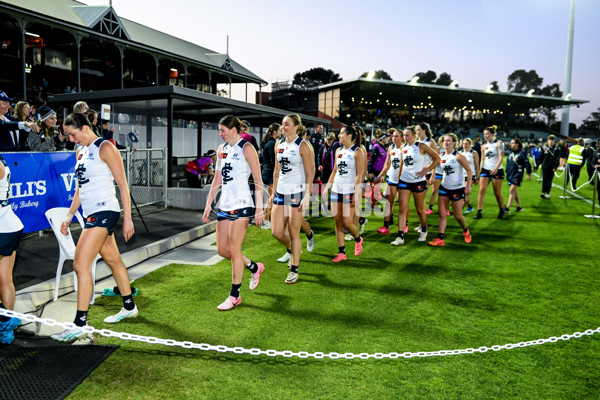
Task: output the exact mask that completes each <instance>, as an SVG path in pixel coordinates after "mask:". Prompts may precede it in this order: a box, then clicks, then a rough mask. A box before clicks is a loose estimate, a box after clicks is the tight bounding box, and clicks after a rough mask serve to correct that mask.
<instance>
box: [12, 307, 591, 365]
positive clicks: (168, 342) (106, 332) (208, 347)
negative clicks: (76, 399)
mask: <svg viewBox="0 0 600 400" xmlns="http://www.w3.org/2000/svg"><path fill="white" fill-rule="evenodd" d="M0 315H5V316H7V317H16V318H20V319H21V320H22V321H28V322H39V323H42V324H44V325H48V326H59V327H62V328H64V329H73V328H74V327H75V324H73V323H72V322H57V321H55V320H53V319H50V318H39V317H37V316H35V315H31V314H21V313H18V312H15V311H10V310H5V309H1V308H0ZM83 331H84V332H86V333H88V334H90V333H97V334H99V335H102V336H105V337H116V338H119V339H123V340H134V341H138V342H146V343H152V344H161V345H164V346H170V347H173V346H178V347H183V348H184V349H197V350H202V351H216V352H218V353H234V354H250V355H253V356H259V355H263V356H269V357H286V358H290V357H298V358H315V359H322V358H329V359H332V360H336V359H340V358H343V359H348V360H352V359H355V358H360V359H363V360H366V359H370V358H375V359H384V358H389V359H397V358H414V357H442V356H455V355H459V354H473V353H486V352H488V351H490V350H491V351H500V350H510V349H516V348H521V347H530V346H538V345H541V344H546V343H556V342H558V341H559V340H570V339H573V338H577V339H579V338H581V337H583V336H591V335H594V334H596V333H600V327H598V328H596V329H588V330H586V331H584V332H575V333H573V334H570V335H568V334H565V335H561V336H550V337H549V338H545V339H537V340H530V341H527V342H519V343H508V344H504V345H494V346H491V347H487V346H481V347H478V348H471V347H470V348H466V349H458V350H438V351H419V352H404V353H395V352H392V353H358V354H355V353H335V352H331V353H323V352H319V351H317V352H314V353H310V352H308V351H298V352H294V351H290V350H283V351H279V350H261V349H256V348H253V349H246V348H244V347H228V346H223V345H217V346H215V345H212V344H206V343H194V342H188V341H183V342H180V341H177V340H172V339H160V338H157V337H152V336H139V335H133V334H131V333H126V332H115V331H111V330H110V329H96V328H94V327H93V326H85V327H83Z"/></svg>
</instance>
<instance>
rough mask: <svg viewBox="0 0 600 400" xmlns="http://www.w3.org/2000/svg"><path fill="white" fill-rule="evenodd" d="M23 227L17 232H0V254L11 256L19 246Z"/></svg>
mask: <svg viewBox="0 0 600 400" xmlns="http://www.w3.org/2000/svg"><path fill="white" fill-rule="evenodd" d="M22 233H23V229H21V230H20V231H17V232H9V233H0V256H11V255H12V253H13V252H14V251H15V250H17V247H19V242H20V241H21V234H22Z"/></svg>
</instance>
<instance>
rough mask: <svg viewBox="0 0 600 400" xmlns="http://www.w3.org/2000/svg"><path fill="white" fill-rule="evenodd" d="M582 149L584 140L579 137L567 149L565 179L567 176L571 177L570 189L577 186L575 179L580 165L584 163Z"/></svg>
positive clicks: (577, 177)
mask: <svg viewBox="0 0 600 400" xmlns="http://www.w3.org/2000/svg"><path fill="white" fill-rule="evenodd" d="M584 149H585V147H584V142H583V139H581V138H579V139H577V144H576V145H574V146H572V147H571V148H570V149H569V157H568V158H567V172H568V175H567V179H568V176H570V177H571V190H575V189H576V188H577V179H579V173H580V172H581V167H582V166H583V164H584V159H583V150H584Z"/></svg>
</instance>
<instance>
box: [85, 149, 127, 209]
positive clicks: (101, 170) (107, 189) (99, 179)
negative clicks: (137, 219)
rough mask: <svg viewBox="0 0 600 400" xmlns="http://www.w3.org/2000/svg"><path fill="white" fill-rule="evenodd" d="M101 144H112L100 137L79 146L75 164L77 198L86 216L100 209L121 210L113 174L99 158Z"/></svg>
mask: <svg viewBox="0 0 600 400" xmlns="http://www.w3.org/2000/svg"><path fill="white" fill-rule="evenodd" d="M102 145H106V146H112V145H111V144H110V143H109V142H108V141H107V140H105V139H102V138H100V139H96V140H94V142H93V143H92V144H90V145H89V146H82V147H80V148H79V153H78V156H77V164H76V165H75V175H76V176H77V182H78V185H79V200H81V208H83V216H84V217H86V218H87V217H88V216H89V215H91V214H94V213H97V212H100V211H116V212H120V211H121V208H120V207H119V201H118V200H117V193H116V190H115V185H114V178H113V175H112V173H111V172H110V168H108V164H106V163H105V162H104V161H102V160H101V159H100V147H101V146H102Z"/></svg>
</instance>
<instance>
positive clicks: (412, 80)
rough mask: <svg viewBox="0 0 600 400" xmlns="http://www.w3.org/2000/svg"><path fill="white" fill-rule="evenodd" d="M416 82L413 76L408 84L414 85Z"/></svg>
mask: <svg viewBox="0 0 600 400" xmlns="http://www.w3.org/2000/svg"><path fill="white" fill-rule="evenodd" d="M418 80H419V77H418V76H413V77H412V79H411V80H410V81H409V82H408V83H410V84H411V85H414V84H416V83H417V81H418Z"/></svg>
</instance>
